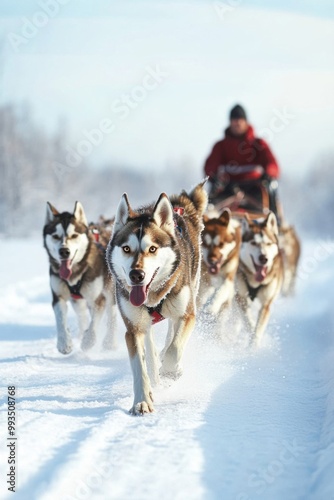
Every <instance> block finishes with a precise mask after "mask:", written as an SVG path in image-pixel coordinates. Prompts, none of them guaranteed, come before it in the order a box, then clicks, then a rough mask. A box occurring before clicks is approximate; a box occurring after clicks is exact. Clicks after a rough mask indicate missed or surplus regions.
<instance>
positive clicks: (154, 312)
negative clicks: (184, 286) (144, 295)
mask: <svg viewBox="0 0 334 500" xmlns="http://www.w3.org/2000/svg"><path fill="white" fill-rule="evenodd" d="M163 303H164V301H163V300H162V301H161V302H159V304H158V305H157V306H156V307H147V311H148V314H149V315H150V316H151V318H152V325H155V324H156V323H160V321H163V320H164V319H166V318H165V317H164V316H163V315H162V314H161V309H162V306H163Z"/></svg>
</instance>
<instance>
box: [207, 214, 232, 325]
mask: <svg viewBox="0 0 334 500" xmlns="http://www.w3.org/2000/svg"><path fill="white" fill-rule="evenodd" d="M203 221H204V230H203V233H202V254H203V259H202V273H201V285H200V291H199V294H198V297H199V301H200V303H201V305H202V307H203V310H204V311H207V312H209V313H210V314H213V315H214V316H216V317H218V316H219V317H220V316H221V315H222V314H223V313H224V312H226V310H227V309H228V307H229V306H230V305H231V303H232V299H233V297H234V279H235V275H236V272H237V269H238V264H239V251H240V244H241V227H240V224H239V222H238V221H236V220H234V219H232V217H231V212H230V210H229V209H225V210H223V212H222V213H221V214H220V215H218V216H217V217H212V218H210V217H208V216H207V215H204V216H203ZM222 319H224V318H222ZM218 323H220V318H218Z"/></svg>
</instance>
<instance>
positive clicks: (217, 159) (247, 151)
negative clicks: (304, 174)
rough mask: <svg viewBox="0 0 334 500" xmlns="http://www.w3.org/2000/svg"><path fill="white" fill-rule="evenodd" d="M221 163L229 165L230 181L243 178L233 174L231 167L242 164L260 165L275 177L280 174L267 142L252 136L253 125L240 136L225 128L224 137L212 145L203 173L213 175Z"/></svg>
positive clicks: (269, 174)
mask: <svg viewBox="0 0 334 500" xmlns="http://www.w3.org/2000/svg"><path fill="white" fill-rule="evenodd" d="M223 165H224V166H228V167H229V168H228V173H229V178H230V180H231V181H233V180H238V181H241V180H243V179H242V178H241V177H240V174H236V175H235V176H234V175H233V167H238V166H243V165H244V166H246V165H248V166H249V165H261V166H262V167H263V169H264V171H265V173H266V174H267V175H268V176H270V177H272V178H275V179H277V178H278V177H279V174H280V172H279V166H278V164H277V161H276V159H275V157H274V155H273V154H272V152H271V151H270V149H269V146H268V144H267V143H266V142H265V141H264V140H263V139H259V138H257V137H255V136H254V131H253V127H251V126H250V125H249V127H248V130H247V132H246V133H245V134H244V135H243V136H241V137H236V136H234V135H232V134H231V131H230V128H227V129H226V130H225V138H224V139H223V140H221V141H219V142H217V143H216V144H215V145H214V146H213V148H212V151H211V154H210V156H209V157H208V159H207V160H206V162H205V167H204V170H205V173H206V174H207V175H208V176H209V177H214V176H215V175H216V174H217V170H218V168H219V167H220V166H223ZM239 170H240V169H239ZM234 177H235V178H234ZM245 180H247V179H245Z"/></svg>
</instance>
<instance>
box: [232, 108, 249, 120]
mask: <svg viewBox="0 0 334 500" xmlns="http://www.w3.org/2000/svg"><path fill="white" fill-rule="evenodd" d="M237 118H243V119H244V120H247V116H246V111H245V110H244V108H243V107H242V106H240V104H236V105H235V106H234V108H232V109H231V111H230V120H233V119H237Z"/></svg>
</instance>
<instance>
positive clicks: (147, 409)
mask: <svg viewBox="0 0 334 500" xmlns="http://www.w3.org/2000/svg"><path fill="white" fill-rule="evenodd" d="M152 403H153V397H152V393H151V392H150V393H149V397H148V398H146V401H141V402H140V403H134V405H133V407H132V408H131V409H130V410H129V413H131V415H145V413H153V412H154V407H153V404H152Z"/></svg>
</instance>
